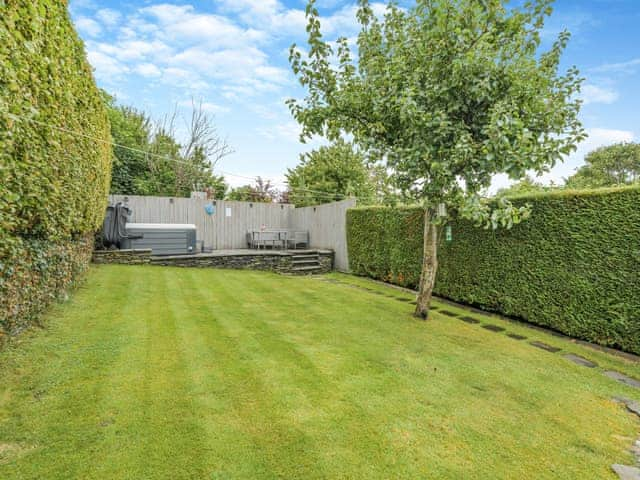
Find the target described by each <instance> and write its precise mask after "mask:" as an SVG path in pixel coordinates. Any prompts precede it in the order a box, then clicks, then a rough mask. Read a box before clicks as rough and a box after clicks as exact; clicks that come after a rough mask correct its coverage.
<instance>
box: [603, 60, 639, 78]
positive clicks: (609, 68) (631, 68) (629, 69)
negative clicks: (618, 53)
mask: <svg viewBox="0 0 640 480" xmlns="http://www.w3.org/2000/svg"><path fill="white" fill-rule="evenodd" d="M638 68H640V58H633V59H631V60H628V61H626V62H619V63H605V64H604V65H600V66H598V67H595V68H592V69H591V72H595V73H607V72H616V73H627V74H631V73H635V72H636V71H637V70H638Z"/></svg>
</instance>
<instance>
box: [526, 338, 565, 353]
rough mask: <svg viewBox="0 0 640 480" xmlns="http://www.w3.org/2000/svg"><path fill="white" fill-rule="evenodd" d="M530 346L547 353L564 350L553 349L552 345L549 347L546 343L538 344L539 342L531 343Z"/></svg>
mask: <svg viewBox="0 0 640 480" xmlns="http://www.w3.org/2000/svg"><path fill="white" fill-rule="evenodd" d="M529 345H533V346H534V347H537V348H541V349H542V350H546V351H547V352H551V353H556V352H559V351H560V350H562V349H561V348H557V347H552V346H551V345H547V344H546V343H544V342H538V341H537V340H536V341H534V342H529Z"/></svg>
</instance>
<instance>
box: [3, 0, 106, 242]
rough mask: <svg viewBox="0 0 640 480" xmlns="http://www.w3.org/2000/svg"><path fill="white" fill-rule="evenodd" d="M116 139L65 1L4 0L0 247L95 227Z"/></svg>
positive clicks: (103, 199) (66, 236) (84, 231)
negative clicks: (26, 239)
mask: <svg viewBox="0 0 640 480" xmlns="http://www.w3.org/2000/svg"><path fill="white" fill-rule="evenodd" d="M70 132H71V133H70ZM89 137H91V138H89ZM95 139H98V140H95ZM110 140H111V134H110V127H109V121H108V118H107V113H106V110H105V107H104V103H103V101H102V98H101V96H100V94H99V91H98V88H97V87H96V85H95V82H94V79H93V73H92V70H91V66H90V65H89V64H88V62H87V60H86V56H85V51H84V46H83V43H82V42H81V40H80V39H79V38H78V36H77V34H76V32H75V30H74V28H73V24H72V23H71V20H70V19H69V14H68V12H67V2H66V1H61V0H3V1H0V243H2V244H3V245H4V246H7V245H8V244H9V243H11V244H16V243H19V242H18V240H17V237H25V236H28V237H37V238H51V239H66V238H70V237H71V236H73V235H75V234H78V233H80V234H84V233H86V232H89V231H93V230H95V229H97V228H98V226H99V225H100V223H101V221H102V216H103V214H104V208H105V206H106V200H107V194H108V188H109V183H110V174H111V173H110V172H111V146H110V145H109V143H108V142H109V141H110Z"/></svg>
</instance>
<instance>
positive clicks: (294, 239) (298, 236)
mask: <svg viewBox="0 0 640 480" xmlns="http://www.w3.org/2000/svg"><path fill="white" fill-rule="evenodd" d="M288 244H289V246H293V248H294V249H296V248H298V245H302V246H303V247H304V248H308V247H309V232H301V231H296V232H291V235H289V238H288Z"/></svg>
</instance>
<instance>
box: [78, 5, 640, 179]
mask: <svg viewBox="0 0 640 480" xmlns="http://www.w3.org/2000/svg"><path fill="white" fill-rule="evenodd" d="M402 3H403V4H408V3H409V2H402ZM318 5H319V7H320V10H321V14H322V16H323V31H324V32H325V34H326V37H327V38H329V39H334V38H337V37H338V36H341V35H344V36H347V37H353V36H355V35H356V34H357V28H356V23H355V18H354V12H355V0H353V1H350V0H319V1H318ZM304 6H305V2H304V1H303V0H167V1H151V0H130V1H117V0H102V1H99V0H71V1H70V11H71V14H72V17H73V19H74V21H75V24H76V27H77V29H78V31H79V33H80V35H81V37H82V38H83V40H84V41H85V44H86V48H87V52H88V57H89V61H90V62H91V64H92V65H93V67H94V69H95V75H96V79H97V81H98V84H99V85H100V86H101V87H103V88H105V89H106V90H107V91H109V92H111V93H113V94H115V95H116V97H117V98H118V99H119V100H120V101H121V102H122V103H125V104H129V105H133V106H135V107H137V108H140V109H144V110H145V111H147V112H148V113H150V114H151V115H152V116H154V117H162V116H163V115H165V114H167V113H170V112H171V111H173V109H174V107H175V106H176V105H178V107H179V108H180V109H182V111H183V112H184V113H185V114H186V112H187V111H188V108H189V106H190V104H191V99H192V98H195V99H196V100H202V102H203V105H204V107H205V109H206V110H207V111H208V112H210V113H212V114H214V115H215V118H216V123H217V125H218V128H219V130H220V133H221V134H223V135H224V136H226V137H227V138H228V141H229V143H230V144H231V146H232V147H233V149H234V150H235V153H233V154H232V155H230V156H229V157H227V158H225V159H224V160H222V162H220V164H219V166H218V169H219V170H222V171H224V172H230V173H234V174H238V175H239V176H236V177H234V176H231V175H226V177H227V180H228V181H229V183H231V184H232V185H240V184H244V183H247V180H246V179H244V178H242V177H243V176H247V177H255V176H257V175H261V176H263V177H264V178H269V179H272V180H273V181H275V182H276V183H278V184H279V186H283V184H282V182H283V180H284V173H285V171H286V168H287V167H293V166H295V165H296V163H297V162H298V157H299V154H300V153H301V152H304V151H307V150H309V149H310V148H312V147H313V146H314V145H313V144H311V145H309V144H307V145H303V144H300V143H299V142H298V132H299V129H298V127H297V125H296V123H295V122H294V121H293V119H292V118H291V116H290V115H289V112H288V110H287V108H286V106H285V105H284V100H285V99H286V98H289V97H301V96H302V95H303V94H304V92H303V91H302V90H301V89H300V88H299V86H298V85H297V82H296V80H295V78H294V77H293V74H292V73H291V71H290V69H289V65H288V61H287V56H288V47H289V46H290V45H291V43H293V42H297V43H298V44H302V43H304V39H305V31H304V27H305V21H304ZM374 7H375V8H376V9H377V10H378V11H382V10H383V8H384V2H380V3H374ZM638 25H640V0H557V1H556V4H555V8H554V14H553V15H552V17H551V18H550V19H549V20H548V22H547V25H546V27H545V31H544V35H543V37H544V39H545V43H546V44H549V43H550V42H551V41H552V40H553V38H554V36H555V35H557V33H558V32H559V31H560V30H562V29H564V28H566V29H568V30H569V31H570V32H571V33H572V40H571V42H570V44H569V46H568V48H567V50H566V52H565V55H564V59H563V67H564V68H567V67H569V66H571V65H576V66H577V67H578V68H579V69H580V71H581V73H582V75H583V76H584V77H586V82H585V85H584V88H583V94H582V95H583V99H584V102H585V104H584V106H583V109H582V114H581V117H582V121H583V123H584V126H585V127H586V129H587V132H588V133H589V138H588V139H587V140H586V141H585V142H584V143H583V144H581V145H580V146H579V149H578V152H576V154H574V155H572V156H571V157H569V158H568V159H567V160H566V161H565V162H564V163H563V164H562V165H559V166H557V167H556V168H554V169H553V171H552V172H551V173H550V174H548V175H546V176H545V177H544V178H543V181H545V182H549V181H555V182H561V181H562V178H563V177H566V176H568V175H570V174H571V173H572V172H573V171H574V170H575V168H576V167H577V166H579V165H580V164H581V163H582V159H583V157H584V154H585V153H586V152H588V151H589V150H591V149H593V148H595V147H597V146H600V145H604V144H608V143H613V142H618V141H634V140H635V141H637V140H638V138H639V137H640V125H639V123H638V118H639V117H638V115H639V114H638V112H640V28H638ZM317 144H318V143H317V142H316V144H315V145H317ZM506 183H507V180H506V179H504V178H496V180H495V182H494V184H495V186H496V187H498V186H501V185H504V184H506Z"/></svg>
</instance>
